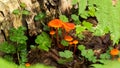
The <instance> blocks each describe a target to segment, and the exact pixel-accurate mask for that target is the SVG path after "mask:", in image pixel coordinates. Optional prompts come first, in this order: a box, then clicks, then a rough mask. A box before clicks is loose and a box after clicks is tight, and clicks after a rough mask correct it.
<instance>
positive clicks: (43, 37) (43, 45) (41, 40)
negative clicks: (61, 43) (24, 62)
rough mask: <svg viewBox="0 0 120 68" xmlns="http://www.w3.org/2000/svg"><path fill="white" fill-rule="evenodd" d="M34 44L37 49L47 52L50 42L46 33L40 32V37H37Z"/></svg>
mask: <svg viewBox="0 0 120 68" xmlns="http://www.w3.org/2000/svg"><path fill="white" fill-rule="evenodd" d="M35 42H36V43H37V44H38V48H40V49H42V50H45V51H49V48H50V47H51V42H52V41H51V38H50V37H49V35H48V34H47V33H45V32H42V33H41V34H40V35H38V36H37V38H36V39H35Z"/></svg>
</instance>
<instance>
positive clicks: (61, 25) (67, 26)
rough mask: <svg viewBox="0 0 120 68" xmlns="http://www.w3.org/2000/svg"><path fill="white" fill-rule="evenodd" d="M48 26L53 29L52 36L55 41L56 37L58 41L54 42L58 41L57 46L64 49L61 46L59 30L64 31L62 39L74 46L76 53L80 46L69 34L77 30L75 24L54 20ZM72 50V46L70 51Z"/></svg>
mask: <svg viewBox="0 0 120 68" xmlns="http://www.w3.org/2000/svg"><path fill="white" fill-rule="evenodd" d="M48 26H49V27H51V30H50V35H51V37H52V39H53V36H54V35H55V37H56V40H52V41H56V43H57V46H58V47H59V48H61V47H63V46H61V44H60V41H61V40H60V38H59V34H58V30H59V29H61V30H62V36H61V37H62V39H64V40H66V41H67V42H69V45H74V53H75V51H76V45H77V44H78V40H76V39H74V38H73V37H72V36H71V35H69V32H70V31H72V30H74V29H75V24H74V23H69V22H63V21H61V20H60V19H53V20H51V21H50V22H49V23H48ZM70 48H71V46H69V49H70Z"/></svg>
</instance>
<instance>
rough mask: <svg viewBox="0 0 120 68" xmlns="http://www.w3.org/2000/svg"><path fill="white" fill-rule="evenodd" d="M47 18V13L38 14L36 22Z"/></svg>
mask: <svg viewBox="0 0 120 68" xmlns="http://www.w3.org/2000/svg"><path fill="white" fill-rule="evenodd" d="M45 16H46V14H45V13H38V14H37V15H36V16H35V20H36V21H39V20H42V19H44V18H45Z"/></svg>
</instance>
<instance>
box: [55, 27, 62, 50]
mask: <svg viewBox="0 0 120 68" xmlns="http://www.w3.org/2000/svg"><path fill="white" fill-rule="evenodd" d="M56 41H57V46H58V47H59V48H61V46H60V44H59V36H58V28H56Z"/></svg>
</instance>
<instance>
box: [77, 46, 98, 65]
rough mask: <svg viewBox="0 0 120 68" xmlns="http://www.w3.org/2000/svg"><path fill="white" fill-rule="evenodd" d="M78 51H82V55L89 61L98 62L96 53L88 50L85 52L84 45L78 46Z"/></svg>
mask: <svg viewBox="0 0 120 68" xmlns="http://www.w3.org/2000/svg"><path fill="white" fill-rule="evenodd" d="M78 50H80V51H81V55H82V56H84V57H85V58H87V59H88V61H91V62H93V63H94V62H96V61H97V60H96V57H95V56H94V52H93V50H92V49H87V50H85V46H84V45H79V46H78Z"/></svg>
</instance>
